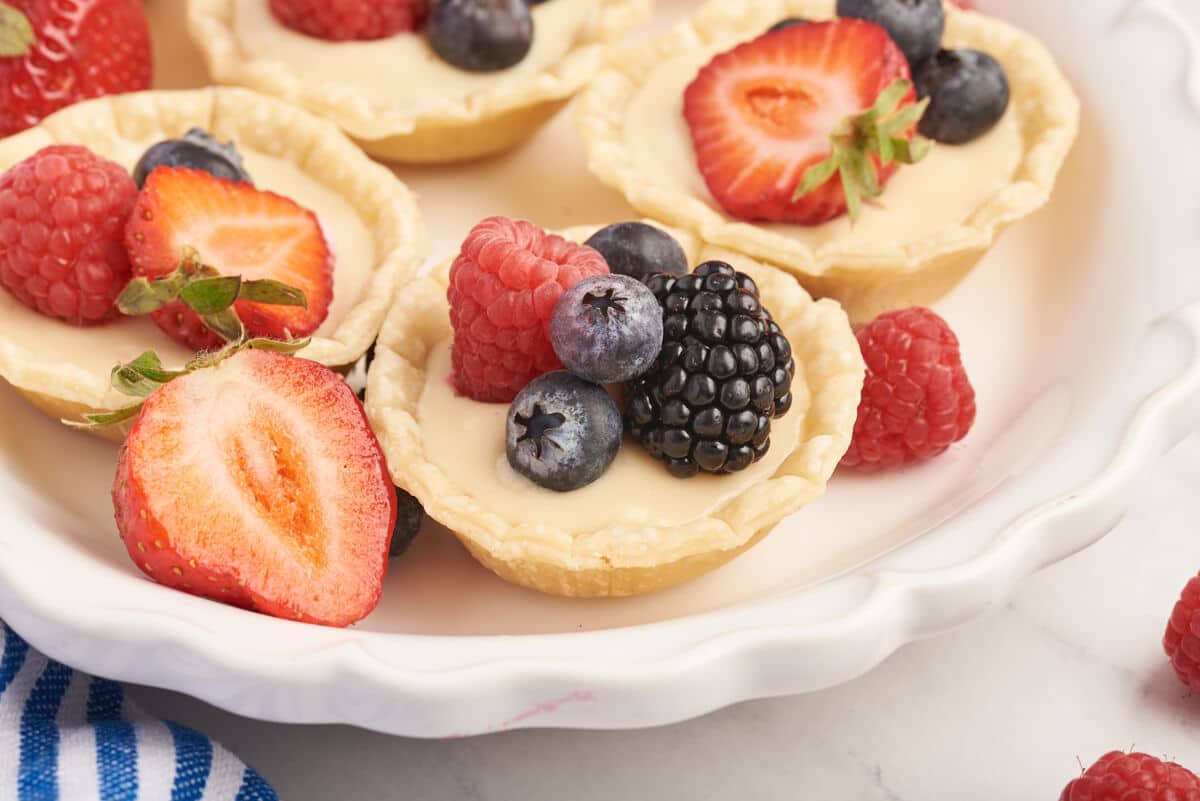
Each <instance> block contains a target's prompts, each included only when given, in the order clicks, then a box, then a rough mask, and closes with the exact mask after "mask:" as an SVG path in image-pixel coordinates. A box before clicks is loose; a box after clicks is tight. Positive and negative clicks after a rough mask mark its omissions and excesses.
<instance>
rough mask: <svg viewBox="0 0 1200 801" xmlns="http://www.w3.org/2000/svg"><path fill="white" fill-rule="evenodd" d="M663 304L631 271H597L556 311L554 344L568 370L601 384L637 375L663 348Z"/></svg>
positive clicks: (578, 284) (577, 285) (552, 322)
mask: <svg viewBox="0 0 1200 801" xmlns="http://www.w3.org/2000/svg"><path fill="white" fill-rule="evenodd" d="M662 339H663V313H662V306H660V305H659V304H658V299H657V298H655V297H654V293H653V292H651V291H650V290H649V289H647V288H646V285H645V284H643V283H642V282H641V281H638V280H637V279H635V278H630V277H629V276H627V275H593V276H589V277H587V278H584V279H583V280H581V281H578V282H576V283H575V284H574V285H573V286H572V287H571V288H570V289H568V290H567V291H566V292H564V293H563V294H562V297H560V298H559V299H558V303H557V304H556V305H555V306H554V312H553V313H552V314H551V315H550V344H551V345H553V346H554V352H555V353H557V354H558V358H559V359H561V360H562V363H563V364H564V365H565V366H566V368H567V369H568V370H570V371H571V372H572V373H575V374H576V375H578V376H579V377H581V378H586V379H587V380H588V381H594V382H596V383H597V384H619V383H621V382H623V381H632V380H633V379H635V378H637V377H638V376H640V375H641V374H642V373H644V372H646V371H647V370H649V369H650V366H651V365H652V364H654V359H655V358H656V357H657V356H658V351H659V349H660V348H662Z"/></svg>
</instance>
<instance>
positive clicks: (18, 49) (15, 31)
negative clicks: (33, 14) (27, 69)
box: [0, 2, 37, 58]
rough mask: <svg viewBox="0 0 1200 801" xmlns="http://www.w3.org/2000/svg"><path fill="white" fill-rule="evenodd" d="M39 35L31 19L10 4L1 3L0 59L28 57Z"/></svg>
mask: <svg viewBox="0 0 1200 801" xmlns="http://www.w3.org/2000/svg"><path fill="white" fill-rule="evenodd" d="M36 41H37V35H36V34H35V33H34V31H33V26H32V25H31V24H29V17H27V16H25V15H24V14H22V13H21V12H20V11H18V10H17V9H16V8H14V7H13V6H11V5H9V4H8V3H4V2H0V58H15V57H17V56H24V55H28V54H29V51H30V49H31V48H32V46H33V43H34V42H36Z"/></svg>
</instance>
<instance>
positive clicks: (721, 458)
mask: <svg viewBox="0 0 1200 801" xmlns="http://www.w3.org/2000/svg"><path fill="white" fill-rule="evenodd" d="M645 283H646V286H648V287H649V288H650V291H651V292H653V293H654V296H655V297H656V298H657V299H658V302H659V305H661V306H662V309H663V346H662V350H661V351H660V352H659V355H658V359H657V360H656V361H655V363H654V365H653V366H652V367H651V369H650V371H649V372H648V373H646V374H645V375H643V376H642V377H641V378H639V379H637V380H636V381H634V382H633V383H632V384H631V385H630V386H631V392H630V395H629V407H628V410H627V411H626V425H627V427H628V429H629V432H630V434H632V436H633V437H634V439H636V440H637V441H638V442H640V443H641V444H642V446H643V447H644V448H645V449H646V451H647V452H648V453H649V454H650V455H651V456H653V457H654V458H656V459H661V460H662V461H664V462H666V465H667V469H668V470H669V471H670V472H671V474H672V475H675V476H678V477H679V478H689V477H691V476H694V475H696V474H697V473H699V472H700V471H701V470H703V471H704V472H707V473H734V472H737V471H739V470H745V469H746V468H747V467H749V466H750V465H751V464H753V463H754V462H756V461H758V460H759V459H761V458H762V457H763V456H764V455H765V454H766V453H767V450H768V449H769V448H770V446H771V420H772V418H775V417H780V416H782V415H783V414H785V413H786V412H787V411H788V409H790V408H791V406H792V377H793V376H794V375H795V373H796V362H795V360H794V359H793V358H792V346H791V344H790V343H789V342H788V341H787V337H785V336H784V335H783V331H781V330H780V328H779V325H778V324H776V322H775V321H774V320H773V319H772V318H771V314H770V312H768V311H767V310H766V309H765V308H764V307H763V305H762V302H761V300H760V299H759V296H758V286H757V285H756V284H755V283H754V279H752V278H751V277H750V276H748V275H745V274H744V273H739V272H737V271H735V270H734V269H733V267H731V266H730V265H728V264H726V263H725V262H720V261H709V262H705V263H704V264H701V265H700V266H699V267H697V268H696V269H695V270H694V271H693V272H692V273H691V274H690V275H684V276H677V275H670V274H667V273H659V274H656V275H651V276H647V277H646V279H645Z"/></svg>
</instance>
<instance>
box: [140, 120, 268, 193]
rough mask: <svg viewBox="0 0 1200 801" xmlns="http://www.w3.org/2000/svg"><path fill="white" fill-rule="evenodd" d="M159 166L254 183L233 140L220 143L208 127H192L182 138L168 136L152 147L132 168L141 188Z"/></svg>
mask: <svg viewBox="0 0 1200 801" xmlns="http://www.w3.org/2000/svg"><path fill="white" fill-rule="evenodd" d="M157 167H188V168H190V169H193V170H203V171H204V172H207V173H209V174H211V175H215V176H216V177H218V178H224V179H225V180H227V181H237V182H239V183H251V181H250V173H248V172H246V167H245V165H244V164H243V163H242V156H241V154H240V153H238V151H237V148H236V147H235V146H234V144H233V142H229V143H228V144H224V145H223V144H221V143H220V142H218V141H217V140H216V139H214V138H213V137H212V135H210V134H209V133H208V132H207V131H204V130H202V129H200V128H193V129H191V130H190V131H188V132H187V133H186V134H184V136H183V138H182V139H167V140H166V141H163V142H159V143H158V144H156V145H153V146H151V147H150V149H149V150H147V151H146V152H145V153H144V154H142V157H141V158H140V159H139V160H138V163H137V165H136V166H135V167H134V168H133V182H134V183H135V184H137V185H138V188H139V189H140V188H141V187H142V185H143V184H145V183H146V178H147V177H148V176H149V175H150V173H152V172H154V170H155V168H157Z"/></svg>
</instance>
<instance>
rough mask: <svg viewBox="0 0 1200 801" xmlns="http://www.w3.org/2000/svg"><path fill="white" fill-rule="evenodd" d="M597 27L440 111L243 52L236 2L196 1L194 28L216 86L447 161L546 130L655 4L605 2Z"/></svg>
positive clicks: (404, 158) (421, 159) (416, 155)
mask: <svg viewBox="0 0 1200 801" xmlns="http://www.w3.org/2000/svg"><path fill="white" fill-rule="evenodd" d="M596 2H597V3H598V4H599V6H600V8H599V11H598V13H597V15H596V20H595V21H594V22H593V24H592V25H590V26H589V27H588V28H587V29H586V30H585V31H583V32H582V33H581V34H580V36H579V40H578V41H577V42H576V44H575V46H574V47H573V48H572V49H571V50H570V51H569V52H568V53H567V55H566V57H565V58H563V59H562V61H561V62H560V63H558V64H556V65H554V66H553V67H551V68H549V69H546V70H543V71H541V72H539V73H536V74H533V75H530V76H529V77H528V78H525V79H523V80H522V81H520V82H519V83H518V84H517V85H511V84H500V85H497V86H495V87H493V88H491V89H488V90H485V91H480V92H477V93H473V94H471V95H469V96H467V97H465V98H463V99H461V100H457V101H455V102H453V103H448V104H446V105H445V106H442V107H439V108H437V109H427V110H419V109H413V108H409V107H406V106H405V104H403V103H392V104H381V103H378V102H372V100H371V99H369V98H367V97H366V96H364V94H363V93H362V92H360V91H357V90H356V88H355V87H354V86H353V85H350V84H347V83H338V82H332V81H330V82H324V83H317V84H312V83H307V82H305V81H302V80H301V79H300V78H299V76H297V75H296V74H295V73H294V71H293V70H291V69H289V68H288V66H287V64H285V63H283V62H281V61H278V60H272V59H266V58H255V57H253V56H250V55H248V54H246V53H244V52H243V51H242V48H241V47H240V46H239V44H238V41H237V36H236V33H235V31H234V22H233V21H234V14H235V12H236V0H188V29H189V31H190V33H191V37H192V40H193V41H194V42H195V44H196V47H197V48H198V49H199V50H200V52H201V53H202V54H203V56H204V60H205V62H206V63H207V64H208V71H209V74H210V75H211V76H212V78H213V80H214V81H217V82H219V83H226V84H235V85H239V86H247V87H250V88H252V89H255V90H257V91H260V92H263V93H265V94H269V95H274V96H276V97H280V98H283V99H284V100H287V101H289V102H292V103H295V104H296V105H299V106H302V107H303V108H307V109H308V110H310V111H312V112H313V113H316V114H320V115H321V116H324V117H327V118H329V119H332V120H334V121H336V122H337V124H338V125H340V126H341V127H342V129H343V130H344V131H345V132H346V133H347V134H348V135H350V136H351V137H353V138H354V139H355V141H357V142H358V144H359V145H360V146H361V147H362V148H363V149H364V150H365V151H367V152H368V153H370V154H371V155H372V156H375V157H377V158H380V159H384V160H387V161H392V162H397V163H406V164H448V163H454V162H460V161H467V160H470V159H475V158H481V157H483V156H488V155H493V154H495V153H499V152H502V151H504V150H508V149H509V148H511V147H513V146H514V145H516V144H518V143H520V142H522V141H524V140H525V139H527V138H528V137H530V136H531V135H533V133H534V132H535V131H537V129H538V128H540V127H541V126H542V125H543V124H545V123H546V122H547V121H548V120H549V119H550V118H551V117H552V116H554V114H555V113H556V112H558V110H559V109H561V108H562V106H563V105H564V104H565V103H566V102H567V100H569V99H570V98H571V97H572V96H573V95H574V94H575V93H576V92H578V91H579V90H580V89H581V88H583V86H584V85H585V84H586V83H587V82H588V81H589V80H590V79H591V78H592V76H593V75H595V73H596V70H598V69H599V68H600V66H601V64H602V63H603V61H604V54H605V52H606V50H607V47H608V45H609V44H610V43H612V42H614V41H616V40H617V39H619V38H620V37H621V36H622V35H624V33H625V32H626V31H628V30H629V29H630V28H631V27H633V26H634V25H636V24H638V23H639V22H641V21H643V20H645V19H646V18H647V17H649V15H650V11H651V3H652V0H596Z"/></svg>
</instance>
